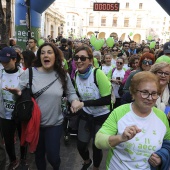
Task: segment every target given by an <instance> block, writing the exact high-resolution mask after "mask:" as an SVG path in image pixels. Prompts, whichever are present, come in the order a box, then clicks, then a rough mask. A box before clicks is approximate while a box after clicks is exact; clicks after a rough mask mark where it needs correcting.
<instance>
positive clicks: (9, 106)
mask: <svg viewBox="0 0 170 170" xmlns="http://www.w3.org/2000/svg"><path fill="white" fill-rule="evenodd" d="M20 74H21V73H20V71H17V72H16V73H13V74H8V73H6V72H5V71H3V73H2V96H3V102H4V108H5V118H6V119H11V115H12V111H13V110H14V106H15V101H14V100H13V98H12V96H13V95H12V93H10V92H9V91H6V90H3V88H5V87H11V88H14V87H18V84H19V75H20Z"/></svg>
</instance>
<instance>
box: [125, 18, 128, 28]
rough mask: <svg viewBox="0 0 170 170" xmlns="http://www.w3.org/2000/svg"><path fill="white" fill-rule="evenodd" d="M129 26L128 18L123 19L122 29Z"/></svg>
mask: <svg viewBox="0 0 170 170" xmlns="http://www.w3.org/2000/svg"><path fill="white" fill-rule="evenodd" d="M128 26H129V18H125V19H124V27H128Z"/></svg>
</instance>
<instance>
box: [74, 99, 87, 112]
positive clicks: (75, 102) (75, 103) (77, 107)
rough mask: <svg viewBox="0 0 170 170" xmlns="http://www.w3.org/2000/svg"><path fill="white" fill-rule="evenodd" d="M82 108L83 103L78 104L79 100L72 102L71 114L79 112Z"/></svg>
mask: <svg viewBox="0 0 170 170" xmlns="http://www.w3.org/2000/svg"><path fill="white" fill-rule="evenodd" d="M83 106H84V103H83V102H80V101H79V100H73V101H72V102H71V111H72V112H73V113H76V112H77V111H79V110H80V109H81V108H82V107H83Z"/></svg>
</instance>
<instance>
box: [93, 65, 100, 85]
mask: <svg viewBox="0 0 170 170" xmlns="http://www.w3.org/2000/svg"><path fill="white" fill-rule="evenodd" d="M98 69H99V68H95V69H94V84H95V85H96V86H97V87H98V84H97V80H96V72H97V70H98Z"/></svg>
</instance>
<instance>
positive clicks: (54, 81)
mask: <svg viewBox="0 0 170 170" xmlns="http://www.w3.org/2000/svg"><path fill="white" fill-rule="evenodd" d="M62 55H63V54H62V51H61V50H60V49H59V48H58V47H56V46H55V45H54V44H52V43H44V44H43V45H42V46H40V47H39V49H38V51H37V58H36V61H35V63H34V67H33V68H32V70H33V79H32V92H33V94H34V96H37V94H41V95H40V96H38V97H37V98H36V102H37V104H38V106H39V108H40V111H41V123H40V135H39V141H38V145H37V148H36V152H35V162H36V165H37V169H38V170H45V169H46V160H45V157H47V159H48V161H49V163H50V164H51V166H52V167H53V169H54V170H58V169H59V166H60V138H61V135H62V130H63V126H62V123H63V115H62V112H61V99H62V95H63V92H65V94H66V97H67V99H68V101H69V102H70V103H71V110H72V112H76V111H78V109H80V108H81V107H82V106H83V103H82V102H79V99H78V97H77V95H76V92H75V89H74V87H73V85H72V82H71V79H70V77H69V75H68V74H67V73H66V72H65V71H64V69H63V67H62ZM28 81H29V70H28V69H27V70H25V72H24V73H23V74H22V75H21V77H20V83H19V89H16V88H15V89H12V88H7V89H6V90H9V91H10V92H12V93H14V94H16V95H21V90H22V89H24V88H25V87H26V86H27V84H28ZM50 84H51V85H50ZM49 85H50V87H49V88H47V90H46V91H42V90H43V89H44V88H45V87H47V86H49ZM41 92H43V93H41ZM47 153H48V154H47Z"/></svg>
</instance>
